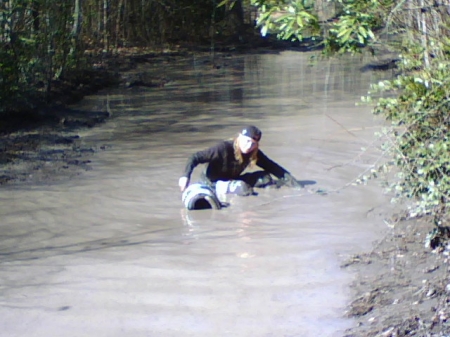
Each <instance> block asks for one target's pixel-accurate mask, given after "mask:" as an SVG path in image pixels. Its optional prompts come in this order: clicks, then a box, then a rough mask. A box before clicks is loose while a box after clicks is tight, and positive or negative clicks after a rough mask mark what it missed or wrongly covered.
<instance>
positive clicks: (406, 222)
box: [342, 216, 450, 337]
mask: <svg viewBox="0 0 450 337" xmlns="http://www.w3.org/2000/svg"><path fill="white" fill-rule="evenodd" d="M386 225H387V226H386V235H385V237H384V238H383V239H382V240H381V241H380V242H378V243H377V244H376V245H375V246H374V248H373V250H372V251H370V252H365V253H362V254H359V255H356V256H353V257H352V258H351V259H349V260H348V261H346V262H344V264H343V265H342V267H343V268H345V269H348V270H349V271H353V272H356V273H357V275H358V277H357V280H356V281H355V282H354V284H353V286H352V288H353V291H354V293H355V298H354V299H353V301H352V302H351V304H350V307H349V310H348V313H347V314H348V316H349V317H352V318H354V319H355V320H356V321H357V326H355V327H354V328H353V329H351V330H349V331H347V334H346V335H345V336H346V337H352V336H354V337H356V336H361V337H362V336H366V337H368V336H370V337H371V336H380V337H381V336H383V337H394V336H448V334H449V332H450V320H449V318H450V308H449V302H450V297H449V295H450V275H449V267H450V266H449V253H450V252H449V250H448V249H449V247H445V248H444V247H441V246H440V247H437V248H436V249H434V250H433V249H431V248H429V247H426V246H425V242H426V241H427V236H428V235H429V233H430V231H432V230H433V228H434V225H433V223H432V219H431V218H427V217H424V218H420V219H407V218H406V217H402V216H397V217H393V218H392V219H390V220H387V221H386Z"/></svg>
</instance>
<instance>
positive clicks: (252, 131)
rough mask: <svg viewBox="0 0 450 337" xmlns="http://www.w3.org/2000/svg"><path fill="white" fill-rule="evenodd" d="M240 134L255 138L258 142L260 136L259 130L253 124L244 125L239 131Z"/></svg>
mask: <svg viewBox="0 0 450 337" xmlns="http://www.w3.org/2000/svg"><path fill="white" fill-rule="evenodd" d="M241 134H242V135H244V136H247V137H250V138H252V139H253V140H256V141H257V142H259V140H260V139H261V136H262V132H261V130H260V129H258V128H257V127H256V126H254V125H249V126H246V127H245V128H243V129H242V131H241Z"/></svg>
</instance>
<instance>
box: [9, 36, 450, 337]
mask: <svg viewBox="0 0 450 337" xmlns="http://www.w3.org/2000/svg"><path fill="white" fill-rule="evenodd" d="M286 47H287V48H292V47H294V48H297V49H300V50H303V49H310V48H311V47H312V46H311V45H309V46H308V45H307V46H292V45H288V46H286V44H279V45H275V46H274V45H270V44H268V42H267V41H265V40H264V41H259V42H258V43H253V44H247V45H246V46H245V47H244V46H242V45H232V46H230V45H229V44H228V45H222V46H220V45H219V46H217V50H218V51H221V52H227V53H234V52H249V51H251V50H253V51H254V50H255V48H264V49H265V51H266V52H267V51H270V50H271V48H275V49H278V50H279V49H285V48H286ZM202 48H203V51H208V50H209V48H210V47H209V46H205V47H198V48H197V49H199V50H202ZM191 51H192V49H189V48H186V47H179V48H177V50H176V51H174V52H165V53H161V52H155V51H152V50H145V49H142V48H141V49H126V50H125V49H124V50H121V51H120V53H116V54H114V55H108V56H104V55H103V56H102V57H101V58H99V59H98V60H97V61H96V64H95V67H93V70H92V71H88V72H86V73H85V74H82V76H79V77H78V78H77V79H66V80H65V81H59V82H55V83H53V86H52V88H53V89H52V93H51V97H50V101H49V103H48V104H46V105H35V106H33V107H32V108H30V109H19V111H14V112H11V113H9V114H2V115H0V188H1V185H5V184H24V183H31V182H33V183H48V182H50V181H54V180H64V179H70V178H71V177H72V176H74V175H78V174H81V173H82V172H84V171H86V170H89V169H90V166H89V163H90V158H92V156H93V155H94V154H95V153H96V152H98V151H102V150H106V149H107V146H106V145H104V144H98V145H97V146H95V147H89V146H86V145H84V144H83V139H81V138H80V137H79V136H78V135H77V130H79V129H80V128H89V127H95V126H96V125H98V124H100V123H103V122H104V121H105V120H107V118H109V116H110V114H109V111H108V107H107V106H106V107H105V109H104V110H103V111H94V112H92V111H79V110H74V109H70V108H68V104H71V103H75V102H76V101H78V100H80V99H81V98H82V97H83V96H85V95H87V94H89V93H92V92H95V91H96V90H99V89H102V88H106V87H108V86H111V85H119V86H124V87H132V86H150V87H155V90H157V88H158V87H161V86H163V85H164V81H165V79H164V78H147V77H145V76H139V75H135V74H133V75H130V74H131V73H132V72H129V71H130V70H132V69H135V68H136V66H137V64H139V63H143V62H158V59H161V58H165V60H166V61H167V60H168V59H169V60H170V59H171V58H173V59H176V58H177V57H183V56H186V55H187V54H188V53H189V52H191ZM388 65H389V67H388V69H390V66H391V64H390V63H389V64H388ZM364 70H365V69H362V71H364ZM382 70H384V69H382ZM387 225H388V226H387V227H386V228H387V232H386V236H385V238H384V239H383V240H381V241H380V242H378V244H377V245H376V246H375V247H374V249H373V250H372V251H370V252H362V253H361V254H359V255H355V256H353V257H352V258H351V259H349V260H348V261H346V262H345V263H344V264H343V265H342V268H346V269H349V270H351V271H354V272H356V273H357V274H358V275H359V276H358V278H357V281H356V282H355V283H354V285H353V290H354V300H353V301H352V303H351V304H350V305H349V308H348V312H347V315H348V316H349V317H353V318H355V319H356V321H357V325H356V326H355V327H354V328H352V329H350V330H348V331H347V332H346V334H345V336H346V337H351V336H354V337H356V336H364V337H370V336H383V337H394V336H396V337H398V336H450V308H449V305H448V303H449V301H450V297H449V296H450V275H449V270H450V262H449V259H450V246H447V245H446V242H447V238H444V237H443V238H442V241H441V242H439V240H438V239H439V236H438V235H437V236H435V237H434V239H435V240H434V241H433V243H434V244H433V245H432V246H433V248H434V249H432V248H430V247H425V242H426V241H427V235H428V233H430V231H432V230H433V229H434V228H435V226H434V225H433V222H432V219H429V218H421V219H407V217H400V216H398V217H397V218H395V219H392V220H391V221H389V222H387Z"/></svg>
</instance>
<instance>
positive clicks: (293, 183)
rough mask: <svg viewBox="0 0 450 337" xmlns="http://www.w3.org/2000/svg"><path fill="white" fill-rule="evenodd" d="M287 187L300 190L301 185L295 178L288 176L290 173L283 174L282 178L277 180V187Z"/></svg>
mask: <svg viewBox="0 0 450 337" xmlns="http://www.w3.org/2000/svg"><path fill="white" fill-rule="evenodd" d="M283 185H284V186H288V187H292V188H296V189H300V188H302V187H303V186H302V184H300V183H299V182H298V181H297V179H295V177H294V176H293V175H292V174H290V173H285V174H284V176H283V178H281V179H279V180H278V181H277V186H278V187H281V186H283Z"/></svg>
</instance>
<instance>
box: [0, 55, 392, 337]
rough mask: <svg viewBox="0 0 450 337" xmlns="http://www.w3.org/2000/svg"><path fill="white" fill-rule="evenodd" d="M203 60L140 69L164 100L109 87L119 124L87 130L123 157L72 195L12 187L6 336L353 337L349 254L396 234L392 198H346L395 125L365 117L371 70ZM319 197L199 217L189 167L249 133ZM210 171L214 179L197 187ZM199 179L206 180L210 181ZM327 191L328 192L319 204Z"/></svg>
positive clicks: (269, 59)
mask: <svg viewBox="0 0 450 337" xmlns="http://www.w3.org/2000/svg"><path fill="white" fill-rule="evenodd" d="M311 55H312V54H309V53H296V52H283V53H281V54H263V55H240V56H236V55H230V56H220V57H219V58H218V59H217V62H218V65H219V67H216V68H212V67H211V66H210V64H209V63H208V62H207V61H208V57H207V56H203V55H197V56H196V57H195V58H189V59H186V60H184V61H177V62H174V61H173V62H171V63H164V64H158V65H155V66H153V67H152V66H150V65H146V66H145V67H142V68H141V69H139V71H147V72H158V73H159V74H163V75H164V76H165V77H166V78H168V79H171V82H169V83H168V84H167V85H166V86H165V87H163V88H153V89H151V88H137V87H135V88H132V89H128V90H123V89H122V90H119V89H116V90H110V91H108V92H102V93H100V94H97V95H93V96H90V97H88V98H86V99H85V100H84V101H83V102H82V103H81V104H80V105H79V106H78V108H80V109H96V108H98V107H99V106H102V105H103V104H104V102H105V101H106V99H107V97H109V101H110V106H111V109H112V111H113V116H112V118H111V119H110V120H109V121H108V122H107V123H105V124H104V125H102V126H100V127H97V128H93V129H88V130H85V131H82V132H81V135H82V136H83V139H84V142H85V143H87V144H92V145H102V144H103V145H107V146H108V149H107V150H106V151H103V152H100V153H99V154H98V155H96V156H95V157H94V158H93V163H92V168H93V169H92V170H91V171H89V172H87V173H85V174H83V175H81V176H80V177H78V178H76V179H71V180H69V181H66V182H63V183H55V184H41V185H33V186H30V185H26V186H16V187H2V189H1V190H0V200H1V203H0V217H1V224H0V240H1V245H0V263H1V264H0V266H1V275H0V301H1V302H0V303H1V308H0V324H1V326H2V331H3V332H2V335H3V336H43V337H48V336H96V337H99V336H105V337H106V336H108V337H111V336H168V337H169V336H249V337H250V336H251V337H253V336H274V337H278V336H342V334H343V331H344V330H345V329H346V328H348V327H349V326H351V325H352V324H353V321H351V320H349V319H346V318H344V311H345V308H346V305H347V304H348V302H349V300H350V295H351V293H350V288H349V285H350V283H351V281H352V280H353V277H354V275H352V274H350V273H349V272H348V271H346V270H342V269H341V268H340V265H341V263H342V262H343V261H344V260H345V258H346V257H349V256H350V255H351V254H354V253H357V252H359V251H361V250H368V249H370V248H371V244H372V242H373V241H374V240H375V239H377V238H378V237H379V235H380V233H382V231H383V230H384V229H385V228H384V224H383V220H382V217H383V215H384V214H386V213H387V212H388V210H389V203H388V198H387V197H386V196H384V195H383V193H382V190H381V188H380V187H378V186H377V184H369V186H347V185H348V184H349V183H350V182H351V181H352V180H353V179H355V178H356V177H357V176H358V175H359V174H361V173H362V172H364V171H365V170H366V169H368V168H370V165H371V164H372V163H373V162H374V161H375V160H376V158H377V156H378V155H379V154H378V153H377V152H376V151H371V150H369V151H366V152H364V151H361V148H362V147H367V148H369V149H370V148H371V143H372V142H373V140H374V132H375V131H376V129H377V128H378V125H379V122H378V121H376V120H375V119H374V117H373V116H372V115H371V113H370V108H369V107H363V106H355V102H357V101H358V100H359V97H360V96H361V95H365V94H366V93H367V90H368V85H369V83H371V82H374V81H376V80H377V78H376V76H380V75H375V74H373V73H362V72H361V71H360V70H359V69H360V67H361V66H362V65H363V63H362V61H361V60H360V59H358V58H346V59H340V60H333V61H323V62H319V63H318V64H317V65H315V66H314V67H311V66H310V65H309V58H310V56H311ZM248 123H251V124H256V125H258V126H259V127H260V128H261V129H262V131H263V138H262V141H261V147H262V149H263V150H264V152H265V153H266V154H267V155H268V156H269V157H271V158H272V159H274V160H275V161H277V162H278V163H279V164H281V165H282V166H284V167H285V168H287V169H288V170H289V171H291V172H292V174H293V175H294V176H295V177H297V178H298V179H299V180H301V181H304V182H308V183H312V182H315V184H309V185H306V186H305V188H304V189H302V190H292V189H288V188H281V189H278V190H276V189H267V190H260V191H258V192H259V194H258V196H252V197H247V198H243V197H231V198H229V202H230V207H228V208H225V209H222V210H220V211H211V210H205V211H194V212H187V211H186V210H185V209H184V208H183V207H182V204H181V200H180V192H179V190H178V187H177V182H178V178H179V176H180V174H181V172H182V170H183V168H184V165H185V162H186V159H187V157H188V156H189V155H190V154H191V153H193V152H194V151H197V150H200V149H204V148H206V147H208V146H211V145H213V144H215V143H216V142H217V141H219V140H221V139H226V138H230V137H232V136H234V135H235V134H236V132H237V131H238V130H239V129H240V128H241V126H242V125H245V124H248ZM200 171H201V169H200V168H197V169H196V171H195V175H194V176H195V177H198V174H199V173H200ZM195 177H194V180H195ZM318 189H320V190H323V191H327V192H328V193H327V194H317V193H314V192H315V191H317V190H318Z"/></svg>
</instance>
